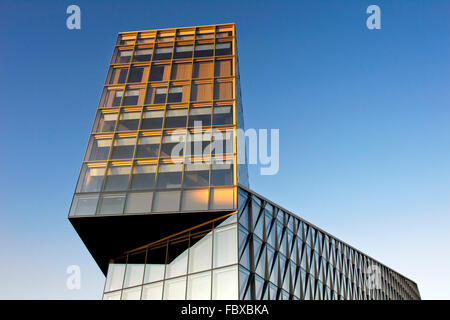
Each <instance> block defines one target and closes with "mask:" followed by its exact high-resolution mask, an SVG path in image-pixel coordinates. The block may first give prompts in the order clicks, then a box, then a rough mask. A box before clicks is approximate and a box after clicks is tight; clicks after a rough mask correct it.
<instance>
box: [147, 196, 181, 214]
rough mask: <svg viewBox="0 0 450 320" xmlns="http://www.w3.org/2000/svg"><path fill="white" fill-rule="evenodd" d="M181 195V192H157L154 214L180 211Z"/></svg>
mask: <svg viewBox="0 0 450 320" xmlns="http://www.w3.org/2000/svg"><path fill="white" fill-rule="evenodd" d="M180 194H181V192H180V191H162V192H157V193H156V195H155V199H154V204H153V212H164V211H178V210H179V206H180Z"/></svg>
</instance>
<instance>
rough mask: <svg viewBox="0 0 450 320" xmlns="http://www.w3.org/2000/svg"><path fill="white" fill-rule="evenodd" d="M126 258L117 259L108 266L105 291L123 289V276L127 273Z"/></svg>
mask: <svg viewBox="0 0 450 320" xmlns="http://www.w3.org/2000/svg"><path fill="white" fill-rule="evenodd" d="M125 263H126V260H125V258H122V259H116V260H114V261H113V262H111V263H110V264H109V266H108V273H107V275H106V285H105V292H108V291H114V290H118V289H122V283H123V277H124V275H125V266H126V264H125Z"/></svg>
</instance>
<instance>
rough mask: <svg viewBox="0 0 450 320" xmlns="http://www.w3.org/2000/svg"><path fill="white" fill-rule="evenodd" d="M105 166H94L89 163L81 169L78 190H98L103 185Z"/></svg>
mask: <svg viewBox="0 0 450 320" xmlns="http://www.w3.org/2000/svg"><path fill="white" fill-rule="evenodd" d="M104 174H105V167H104V166H102V167H98V166H96V167H94V166H89V165H87V164H84V165H83V168H82V169H81V173H80V178H79V180H78V186H77V192H98V191H100V188H101V187H102V182H103V175H104Z"/></svg>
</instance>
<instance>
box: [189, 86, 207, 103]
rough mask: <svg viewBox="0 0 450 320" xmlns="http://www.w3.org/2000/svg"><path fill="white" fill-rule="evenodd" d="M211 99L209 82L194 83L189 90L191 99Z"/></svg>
mask: <svg viewBox="0 0 450 320" xmlns="http://www.w3.org/2000/svg"><path fill="white" fill-rule="evenodd" d="M209 100H212V84H211V83H194V84H192V90H191V101H209Z"/></svg>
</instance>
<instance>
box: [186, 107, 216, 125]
mask: <svg viewBox="0 0 450 320" xmlns="http://www.w3.org/2000/svg"><path fill="white" fill-rule="evenodd" d="M196 122H197V123H196ZM194 125H197V126H201V127H209V126H210V125H211V108H210V107H208V108H191V110H190V111H189V123H188V126H189V127H193V126H194Z"/></svg>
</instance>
